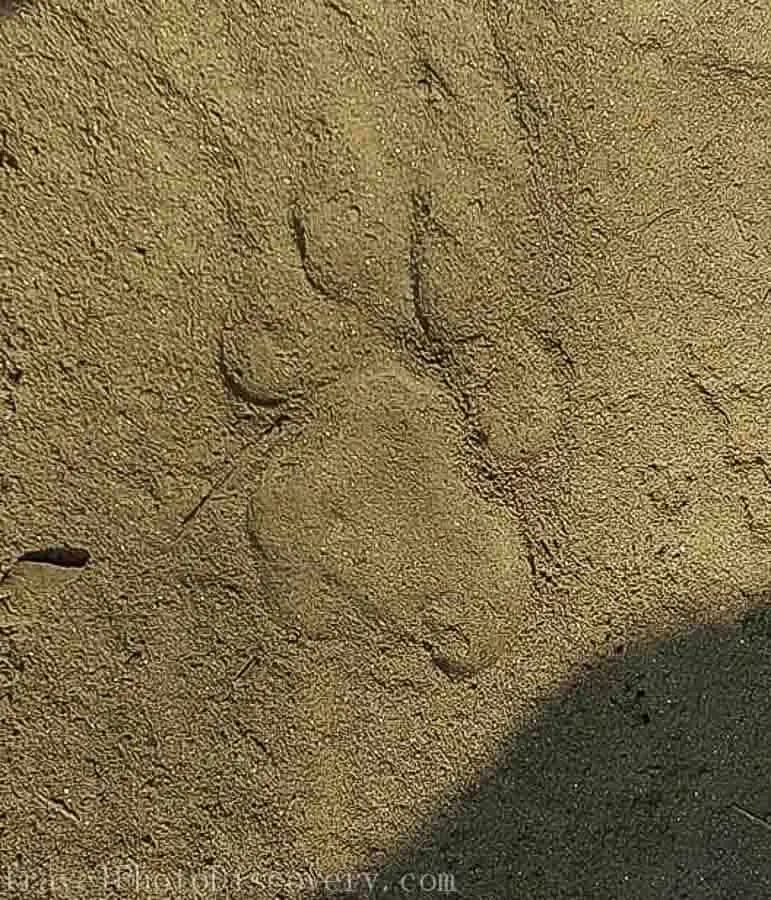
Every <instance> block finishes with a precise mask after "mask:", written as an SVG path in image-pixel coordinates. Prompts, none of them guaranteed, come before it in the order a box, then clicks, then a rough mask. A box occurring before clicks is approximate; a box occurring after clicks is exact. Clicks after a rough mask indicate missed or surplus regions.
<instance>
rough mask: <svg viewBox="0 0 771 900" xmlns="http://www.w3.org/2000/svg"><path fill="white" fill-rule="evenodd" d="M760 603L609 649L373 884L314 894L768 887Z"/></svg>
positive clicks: (710, 891) (768, 625) (548, 894)
mask: <svg viewBox="0 0 771 900" xmlns="http://www.w3.org/2000/svg"><path fill="white" fill-rule="evenodd" d="M769 599H770V597H769V596H764V597H758V598H756V604H755V605H756V609H755V610H754V611H753V612H751V613H750V614H748V615H747V616H746V617H745V618H744V619H743V620H741V621H740V622H738V623H737V624H736V625H735V626H732V627H699V628H696V629H694V630H692V631H691V632H689V633H688V634H685V635H683V636H681V637H677V638H675V639H672V640H665V641H660V642H650V643H645V644H642V645H638V646H636V647H634V648H628V649H626V650H623V649H622V648H618V650H619V653H618V654H617V655H616V656H615V657H614V658H611V659H609V660H606V661H603V662H601V663H598V665H597V666H596V667H595V668H593V669H592V670H589V671H586V672H585V673H584V675H583V676H582V677H580V678H577V679H575V680H574V681H573V683H572V684H570V685H566V686H565V687H564V689H563V690H562V691H561V692H560V693H559V695H557V696H555V697H554V698H553V699H552V700H551V701H550V702H549V703H548V704H547V705H546V706H545V707H544V709H543V710H542V712H541V714H540V715H539V716H538V718H537V721H536V722H535V723H534V725H533V726H532V728H530V729H529V730H527V731H526V732H523V733H519V734H513V735H512V736H511V739H510V740H509V741H508V743H507V745H506V746H505V747H503V748H502V750H501V752H500V755H499V758H498V760H497V762H496V763H495V764H494V765H493V766H491V768H490V769H489V770H487V771H485V772H481V773H479V774H478V776H477V777H476V779H475V785H474V787H473V788H469V789H467V790H466V791H465V792H464V793H463V794H462V795H461V796H459V797H458V798H457V799H455V800H454V801H452V802H448V803H447V804H445V806H444V807H443V808H440V809H439V810H437V812H436V814H435V816H434V818H433V820H432V821H430V822H429V823H427V824H426V825H425V827H424V828H423V830H422V831H421V833H420V834H419V835H418V836H417V838H416V839H413V841H412V842H411V845H410V846H408V847H405V848H403V849H402V850H401V851H398V852H394V854H393V855H392V856H391V858H390V860H389V861H388V862H386V864H385V865H384V866H383V865H381V866H378V867H377V870H378V876H377V881H376V883H375V887H374V889H373V890H372V891H371V893H367V890H366V889H364V888H363V887H362V888H359V889H357V890H356V891H355V892H353V893H351V892H350V891H349V892H347V893H340V892H337V893H332V894H330V893H326V894H324V896H326V897H329V896H334V897H343V896H347V897H349V898H350V897H352V896H354V897H364V896H378V897H414V898H416V897H420V898H423V900H426V898H429V897H440V896H455V897H463V898H474V900H492V898H496V900H497V898H501V900H504V898H505V900H517V898H522V900H536V898H543V900H561V898H576V900H578V898H580V900H605V898H608V900H611V898H612V900H620V898H634V900H638V898H639V900H648V898H650V900H670V898H671V900H674V898H678V900H679V898H682V900H685V898H688V900H691V898H693V900H710V898H721V900H727V898H741V900H762V898H769V897H771V703H770V702H769V689H770V688H771V608H770V607H769V605H768V604H769ZM363 868H366V865H365V866H364V867H363ZM442 873H445V874H444V878H442V877H441V876H442ZM421 878H422V880H423V886H422V888H421ZM453 887H454V889H455V892H454V893H452V888H453ZM321 896H322V895H321V894H317V897H319V898H320V897H321Z"/></svg>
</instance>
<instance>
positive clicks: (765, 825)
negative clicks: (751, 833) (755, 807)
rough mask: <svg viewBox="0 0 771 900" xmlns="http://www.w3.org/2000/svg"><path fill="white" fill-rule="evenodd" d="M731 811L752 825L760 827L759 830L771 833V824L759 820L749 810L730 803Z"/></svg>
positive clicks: (758, 817)
mask: <svg viewBox="0 0 771 900" xmlns="http://www.w3.org/2000/svg"><path fill="white" fill-rule="evenodd" d="M731 809H732V810H733V811H734V812H737V813H739V815H740V816H744V818H745V819H747V820H748V821H750V822H752V823H753V825H760V827H761V828H765V829H766V830H767V831H771V822H767V821H766V820H765V819H761V817H760V816H756V815H754V814H753V813H751V812H750V811H749V810H747V809H744V808H743V807H741V806H739V805H738V804H737V803H732V804H731Z"/></svg>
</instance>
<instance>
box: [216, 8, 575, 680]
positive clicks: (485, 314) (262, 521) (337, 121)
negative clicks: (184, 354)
mask: <svg viewBox="0 0 771 900" xmlns="http://www.w3.org/2000/svg"><path fill="white" fill-rule="evenodd" d="M458 10H459V15H460V14H461V13H462V12H463V10H462V8H461V7H460V6H459V7H458ZM475 15H476V14H472V13H468V11H467V12H466V13H463V15H462V16H461V19H462V20H463V25H464V29H465V30H464V40H466V39H467V40H468V41H470V42H471V44H473V46H474V47H475V48H476V49H475V51H474V54H473V57H474V60H475V61H476V62H473V64H472V61H469V60H467V61H466V63H464V64H463V65H462V66H461V67H460V68H459V69H458V70H457V71H452V70H451V66H452V63H451V61H452V59H454V58H456V55H457V54H455V53H454V52H449V51H448V49H447V48H446V47H445V46H444V44H445V43H446V41H447V40H449V38H447V37H446V36H445V37H442V30H443V27H444V26H443V25H442V23H441V22H436V21H433V20H431V21H428V20H427V21H425V22H423V23H422V24H421V26H420V27H421V28H422V29H423V31H424V32H425V34H424V35H423V37H422V38H421V37H416V38H415V46H414V72H413V73H409V72H408V73H406V74H405V85H406V87H405V85H402V87H401V89H400V90H401V93H400V94H399V102H400V103H402V102H405V98H406V102H408V104H411V105H410V115H408V116H405V115H399V114H398V110H396V108H394V110H392V109H391V107H390V106H389V103H390V100H389V97H388V93H387V92H384V91H379V90H377V89H376V87H377V86H376V85H375V84H374V83H372V84H370V83H369V82H368V78H369V76H368V75H365V74H364V73H363V72H357V73H356V75H355V77H354V76H352V77H351V79H350V81H346V82H344V83H341V84H340V86H339V87H340V90H339V91H335V92H333V93H334V97H335V99H334V100H330V102H329V108H328V109H326V110H324V111H323V112H320V114H319V116H318V119H317V120H316V122H315V123H314V124H313V125H312V126H311V128H310V131H311V132H312V136H311V139H310V142H309V143H307V144H306V145H305V148H304V150H303V153H304V154H305V155H304V157H303V162H302V163H301V164H300V165H299V166H298V167H297V169H296V170H295V175H294V178H293V179H292V187H291V189H290V191H289V195H288V197H287V216H286V220H287V221H286V232H287V233H286V238H287V246H291V247H292V248H293V251H294V259H293V260H292V261H288V260H287V259H286V258H284V261H283V262H282V263H280V264H277V265H276V269H275V271H274V272H273V273H271V274H269V275H268V276H267V277H266V278H265V279H264V280H263V282H262V284H261V285H260V288H259V296H256V297H255V298H254V300H253V301H250V302H248V303H246V304H241V306H240V307H239V308H234V309H233V310H232V312H231V315H230V317H229V319H228V322H227V323H226V325H225V328H224V330H223V338H222V354H221V370H222V374H223V377H224V379H225V381H226V383H227V384H228V386H229V387H230V389H231V390H232V391H233V393H235V394H236V395H237V396H239V397H240V398H241V399H242V400H246V401H247V402H249V403H252V404H256V405H259V406H263V407H273V406H283V405H285V404H286V405H287V406H288V407H292V406H294V405H295V404H298V403H301V404H302V405H304V407H305V409H306V412H311V413H312V414H313V415H312V419H311V421H308V422H307V423H306V425H305V427H304V428H303V429H302V430H300V432H299V433H297V432H293V433H292V435H291V436H290V435H289V434H288V435H286V436H285V438H284V439H283V440H282V441H280V442H279V444H278V445H277V446H276V447H275V448H274V450H273V451H271V454H270V456H269V458H268V460H267V462H266V464H265V467H264V470H263V471H262V472H261V473H260V475H259V478H258V484H257V485H256V487H255V490H254V494H253V496H252V499H251V502H250V512H249V529H250V534H251V538H252V542H253V545H254V547H255V549H256V552H257V557H258V560H259V564H260V570H261V572H262V574H263V576H264V581H265V585H266V588H267V590H268V593H269V595H270V597H271V598H272V600H273V603H274V607H275V609H276V610H277V611H278V612H279V613H280V615H281V616H282V617H283V618H285V619H286V620H288V621H291V622H293V623H294V624H295V625H296V626H297V627H298V628H300V629H301V630H302V631H303V632H304V633H306V634H307V635H309V636H312V637H317V638H325V637H333V636H337V637H339V636H341V635H349V636H353V635H355V634H362V633H365V632H366V631H367V630H368V629H373V628H374V629H384V630H386V631H387V632H388V633H391V634H393V635H394V637H395V639H404V640H411V641H415V642H418V643H420V644H422V645H423V646H424V647H426V649H428V650H429V651H430V653H431V656H432V658H433V659H434V661H435V663H436V664H437V665H438V666H439V667H440V668H442V669H443V670H444V671H446V672H449V673H453V674H464V673H470V672H474V671H476V670H478V669H479V668H480V667H482V666H484V665H485V664H487V663H489V662H491V661H493V660H494V659H495V658H496V657H497V656H498V654H499V653H500V652H501V651H502V648H503V646H504V644H505V636H506V634H507V633H509V632H514V631H516V629H517V627H518V626H517V623H518V622H522V621H524V619H525V618H526V617H527V613H528V612H529V611H530V606H529V597H530V587H529V570H528V565H527V557H526V552H525V549H524V544H523V539H522V537H521V533H520V525H519V523H518V522H517V520H516V517H515V516H514V515H513V514H512V513H511V512H510V511H509V509H508V508H507V507H506V506H505V505H503V504H502V505H500V506H497V505H495V504H493V503H491V502H490V501H488V500H486V499H483V498H482V496H481V494H480V492H479V491H477V490H476V489H475V486H474V480H473V477H472V476H471V475H470V469H471V468H473V467H466V468H464V459H465V461H468V454H469V453H470V452H472V451H471V450H470V446H469V441H468V439H469V438H470V437H471V436H472V434H473V435H475V436H476V437H478V438H479V437H481V438H482V443H483V444H484V445H485V450H484V453H485V462H486V464H488V465H489V464H490V463H492V466H493V468H497V469H498V470H502V471H506V472H509V473H512V472H515V471H517V469H518V467H519V466H521V465H522V464H523V463H525V462H526V461H527V459H528V458H530V457H532V456H533V455H534V454H537V453H539V452H540V451H542V450H543V449H544V448H545V447H547V446H548V443H549V440H550V439H551V437H552V435H553V433H554V431H555V428H556V426H557V424H558V422H559V420H560V417H561V415H562V409H563V406H564V404H565V399H566V396H565V373H564V371H563V368H564V367H563V366H562V365H561V361H560V359H559V358H558V355H557V354H555V352H554V350H553V343H552V342H550V341H549V340H548V339H545V338H544V337H543V330H542V328H538V327H536V326H535V325H533V324H531V323H532V312H533V306H534V304H533V300H532V296H531V297H530V299H529V300H528V301H527V304H525V301H524V293H523V290H522V284H523V283H524V282H525V281H526V280H528V278H530V279H531V280H532V278H531V276H532V271H533V269H532V268H529V267H532V265H533V264H532V258H533V256H534V247H535V246H536V244H537V221H536V220H537V214H536V212H534V211H533V209H531V208H530V206H529V199H528V196H527V191H528V188H527V183H528V177H529V176H528V152H529V151H528V141H527V135H526V134H525V132H524V127H523V126H522V124H521V123H520V122H519V121H518V119H517V116H516V114H515V113H512V111H511V109H510V104H509V99H507V98H508V95H509V93H510V91H509V88H508V86H507V84H506V83H505V79H504V78H503V76H502V75H501V73H500V72H499V71H498V68H499V65H498V63H497V62H496V59H497V56H496V52H495V49H494V48H493V47H492V46H491V45H490V46H488V45H489V44H491V42H490V39H489V36H487V37H485V36H484V33H485V32H484V23H481V26H480V22H478V21H476V19H475V18H474V16H475ZM469 16H471V18H470V19H469ZM477 45H479V46H477ZM450 49H452V48H450ZM413 76H414V84H413V85H412V95H411V97H410V96H409V84H408V83H407V82H408V81H409V78H410V77H413ZM365 88H366V89H365ZM480 103H481V104H483V105H484V108H479V106H480ZM416 123H417V124H416ZM502 142H503V144H502ZM503 145H505V148H506V150H505V153H504V152H503V151H502V149H501V148H502V146H503ZM534 223H535V224H534Z"/></svg>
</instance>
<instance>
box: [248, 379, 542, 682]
mask: <svg viewBox="0 0 771 900" xmlns="http://www.w3.org/2000/svg"><path fill="white" fill-rule="evenodd" d="M462 449H463V430H462V428H461V426H460V424H459V422H458V418H457V415H456V413H455V410H454V407H453V404H452V402H451V401H450V399H449V398H448V397H446V396H445V395H444V394H443V392H441V391H439V390H438V389H437V388H436V387H435V386H434V385H433V384H431V382H429V381H428V380H425V379H421V378H419V377H416V376H414V375H412V374H410V373H408V372H407V371H406V370H405V369H404V368H402V367H400V366H398V365H394V366H393V367H391V368H386V369H384V370H382V371H379V372H377V373H373V374H366V375H364V374H362V375H355V376H354V377H352V378H351V379H350V380H349V381H347V382H345V383H341V384H339V385H338V386H337V388H336V390H335V391H334V392H332V393H331V394H330V395H329V396H328V397H327V403H326V405H325V408H324V409H323V411H322V412H321V413H320V414H319V416H318V418H317V419H316V421H315V422H314V423H313V426H312V427H310V428H308V429H307V430H306V431H305V432H304V433H303V434H302V435H301V436H300V437H298V438H296V439H295V440H294V441H292V442H288V443H285V444H284V445H283V446H278V447H276V448H275V452H273V453H272V454H271V456H270V458H269V459H268V461H267V465H266V466H265V469H264V470H263V472H262V473H261V474H260V476H259V479H258V483H257V485H256V489H255V491H254V494H253V497H252V499H251V503H250V507H249V528H250V533H251V538H252V541H253V544H254V547H255V549H256V552H257V556H258V558H259V560H260V564H261V566H262V571H263V575H264V579H265V585H266V588H267V590H268V593H269V596H270V599H271V601H272V602H273V603H274V605H275V607H276V608H277V609H278V610H279V611H280V614H281V616H282V618H284V620H285V621H287V622H289V623H290V624H292V625H294V626H296V627H297V628H298V629H300V630H301V631H302V632H303V633H304V634H306V635H307V636H309V637H311V638H315V639H325V638H337V639H339V638H343V637H355V636H361V635H362V634H364V633H366V632H367V631H368V630H370V629H376V630H381V631H385V632H386V633H390V634H392V635H393V636H394V638H395V639H398V640H409V641H413V642H416V643H418V644H421V645H422V646H423V647H425V648H426V649H427V650H428V651H429V652H430V654H431V657H432V659H433V660H434V662H435V663H436V665H437V666H438V667H439V668H440V669H442V670H443V671H445V672H446V673H448V674H452V675H464V674H470V673H473V672H475V671H477V670H478V669H480V668H481V667H483V666H485V665H486V664H489V663H491V662H493V661H494V660H495V659H496V658H497V656H498V655H499V653H500V652H501V650H502V648H503V647H504V645H505V638H506V635H507V633H516V631H517V624H518V623H520V622H522V621H524V620H525V618H526V617H527V613H528V612H529V611H530V610H529V602H528V598H529V584H528V577H529V572H528V569H527V563H526V555H525V552H524V548H523V543H522V538H521V536H520V534H519V527H518V524H517V522H516V520H515V519H514V517H513V516H511V515H509V514H508V512H507V511H506V510H505V509H501V508H499V507H497V506H494V505H492V504H491V503H489V502H487V501H485V500H483V499H482V498H481V497H479V496H478V495H477V494H476V493H475V492H474V491H473V490H472V488H471V485H470V484H469V483H468V482H467V480H466V479H465V478H464V477H463V473H462V466H461V462H460V460H461V455H462Z"/></svg>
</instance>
